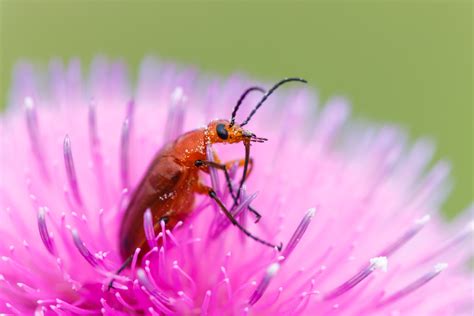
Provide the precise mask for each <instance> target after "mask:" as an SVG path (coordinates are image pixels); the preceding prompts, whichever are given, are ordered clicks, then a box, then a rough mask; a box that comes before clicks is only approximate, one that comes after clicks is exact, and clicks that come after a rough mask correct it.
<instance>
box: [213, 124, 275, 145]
mask: <svg viewBox="0 0 474 316" xmlns="http://www.w3.org/2000/svg"><path fill="white" fill-rule="evenodd" d="M205 134H206V142H208V143H211V144H215V143H227V144H234V143H240V142H243V143H250V142H258V143H263V142H264V141H266V140H267V139H266V138H261V137H257V136H256V135H255V134H254V133H252V132H250V131H248V130H245V129H243V128H242V127H241V126H240V125H239V124H236V123H234V124H231V123H230V121H228V120H215V121H212V122H210V123H209V124H208V125H207V128H206V131H205Z"/></svg>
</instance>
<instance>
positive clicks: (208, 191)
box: [196, 183, 283, 251]
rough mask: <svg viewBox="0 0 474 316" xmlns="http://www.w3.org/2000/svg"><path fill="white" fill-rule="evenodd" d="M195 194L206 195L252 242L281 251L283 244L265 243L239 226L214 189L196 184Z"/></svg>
mask: <svg viewBox="0 0 474 316" xmlns="http://www.w3.org/2000/svg"><path fill="white" fill-rule="evenodd" d="M196 189H197V193H201V194H207V195H209V196H210V197H211V199H213V200H214V201H215V202H216V203H217V205H218V206H219V208H220V209H221V211H222V212H223V213H224V214H225V215H226V216H227V218H228V219H229V220H230V222H231V223H232V225H234V226H237V227H238V228H239V229H240V230H241V231H242V232H243V233H244V234H245V235H247V236H248V237H250V238H252V239H253V240H255V241H257V242H259V243H261V244H263V245H265V246H268V247H271V248H276V249H277V250H278V251H281V249H282V248H283V244H282V243H280V244H279V245H278V246H276V245H274V244H272V243H270V242H268V241H266V240H263V239H261V238H259V237H257V236H255V235H253V234H252V233H251V232H249V231H248V230H247V229H245V227H243V226H242V225H240V223H239V222H238V221H237V220H236V219H235V217H234V216H233V215H232V213H231V212H230V211H229V210H228V209H227V207H226V206H225V205H224V203H223V202H222V201H221V199H219V197H218V196H217V194H216V192H215V191H214V189H212V188H211V187H208V186H206V185H204V184H202V183H198V185H197V188H196Z"/></svg>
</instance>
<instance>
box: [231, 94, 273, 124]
mask: <svg viewBox="0 0 474 316" xmlns="http://www.w3.org/2000/svg"><path fill="white" fill-rule="evenodd" d="M252 91H260V92H262V93H265V89H263V88H260V87H250V88H248V89H247V90H245V91H244V93H242V95H241V96H240V98H239V101H237V104H236V105H235V107H234V110H233V111H232V117H231V118H230V127H232V126H234V123H235V116H236V115H237V111H238V110H239V107H240V105H241V104H242V102H243V101H244V99H245V97H246V96H247V94H249V93H250V92H252Z"/></svg>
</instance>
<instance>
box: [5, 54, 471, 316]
mask: <svg viewBox="0 0 474 316" xmlns="http://www.w3.org/2000/svg"><path fill="white" fill-rule="evenodd" d="M80 69H81V68H80V65H79V63H78V62H77V61H73V62H71V63H70V64H69V65H68V66H67V67H64V66H63V65H62V64H61V63H60V62H57V61H53V62H52V63H51V65H50V67H49V72H48V75H46V76H44V75H43V76H40V75H37V74H36V71H35V70H34V69H33V67H32V66H31V65H29V64H21V65H19V67H18V68H17V71H16V72H15V78H14V82H13V89H12V93H11V101H10V106H9V108H7V112H6V113H5V114H4V115H3V116H2V117H1V126H0V135H1V146H0V148H1V152H0V163H1V171H2V172H1V177H0V212H1V213H0V238H1V240H2V242H1V244H0V256H1V260H0V312H1V313H8V314H32V313H35V314H37V315H42V314H44V315H53V314H59V315H83V314H84V315H86V314H87V315H93V314H101V313H102V314H110V315H120V314H121V315H128V314H140V315H141V314H146V315H246V314H249V315H399V314H400V315H401V314H405V315H464V314H465V315H472V313H473V305H472V302H473V278H472V271H471V272H470V271H469V270H468V268H467V266H466V262H467V259H468V258H469V256H471V255H472V253H471V252H470V251H466V249H467V248H466V246H465V244H466V243H467V241H468V240H471V241H472V239H471V238H472V232H473V230H474V224H473V222H472V221H471V222H469V223H468V224H467V225H466V217H464V218H460V219H458V223H453V224H451V225H447V224H446V223H444V222H443V220H442V218H441V217H440V215H439V209H440V205H441V202H442V201H443V199H444V197H445V196H446V193H447V188H448V186H449V185H448V184H447V183H448V179H447V177H448V173H449V167H448V165H447V164H446V163H444V162H440V163H438V164H436V165H434V167H432V168H431V169H430V170H427V165H428V164H429V162H430V160H431V156H432V153H433V147H432V146H431V144H430V143H429V142H427V141H425V140H420V141H418V142H416V143H415V144H414V145H409V144H407V142H406V139H405V137H404V135H403V133H402V132H401V131H400V130H398V129H397V128H396V127H392V126H374V125H370V124H365V123H364V124H361V123H354V122H350V121H348V119H349V107H348V105H347V103H346V101H345V100H343V99H340V98H335V99H332V100H330V101H329V102H328V104H326V105H325V106H324V107H323V108H322V109H320V110H319V112H317V115H313V113H312V112H313V111H314V109H315V108H316V103H317V101H316V97H315V95H314V94H313V93H312V92H311V91H308V90H307V89H302V88H300V87H298V88H296V87H295V86H292V87H291V88H286V89H282V90H283V91H279V92H277V93H276V94H275V95H273V96H272V97H271V98H269V99H268V101H267V103H265V106H264V107H263V108H262V109H260V110H259V112H258V113H257V114H256V115H255V116H254V117H253V118H252V121H250V122H249V124H248V128H249V129H251V130H252V131H254V132H255V133H256V135H259V136H264V137H265V138H268V139H269V141H267V142H265V143H264V144H258V143H256V144H253V146H252V148H251V155H252V157H253V158H254V161H255V168H254V169H253V171H252V174H251V175H250V177H249V178H248V180H247V181H246V183H245V184H246V185H245V186H244V187H243V188H242V190H241V192H240V205H239V206H238V207H236V208H235V209H234V211H233V212H234V215H235V216H236V217H238V220H239V223H240V224H241V225H243V226H245V227H246V228H247V229H248V230H249V231H252V232H254V233H255V234H258V235H259V236H261V237H264V238H265V240H269V241H272V242H275V243H279V242H280V241H282V242H283V244H284V247H283V249H282V251H281V252H278V251H277V250H276V249H271V248H268V247H265V246H263V245H261V244H259V243H256V242H255V241H253V240H251V239H249V238H247V237H245V236H244V235H243V233H242V232H241V231H239V230H238V229H237V228H236V227H233V226H232V225H230V224H229V222H228V221H227V219H226V218H225V217H224V216H223V215H222V214H220V213H219V212H218V208H217V207H216V205H215V204H214V203H213V201H211V200H210V199H209V198H208V197H205V196H201V197H198V200H197V203H196V205H195V209H194V211H193V212H192V214H191V215H190V216H189V217H188V218H186V219H185V220H184V221H183V222H179V223H178V224H177V225H176V226H175V227H174V228H173V229H171V230H166V229H164V228H165V227H164V223H162V225H161V227H162V229H161V230H159V231H154V229H153V225H154V223H153V222H152V220H153V219H152V216H151V214H150V213H149V212H145V214H144V218H143V221H144V227H145V236H146V241H147V245H148V246H149V247H150V249H151V250H149V251H145V250H144V251H143V253H140V252H141V251H142V250H141V249H137V250H136V251H135V255H134V256H133V257H132V258H131V262H130V266H129V268H127V269H125V270H124V271H122V272H121V273H120V274H118V275H116V271H117V269H118V268H119V267H120V266H121V265H122V263H123V262H122V261H123V260H122V259H121V257H120V251H119V245H118V236H117V235H118V230H119V227H120V221H121V218H122V216H123V213H124V211H125V209H126V205H127V203H128V200H129V198H130V195H131V193H132V192H133V190H134V188H136V186H137V184H138V183H139V181H140V179H141V177H142V176H143V174H144V172H145V171H146V168H147V166H148V165H149V163H150V161H151V160H152V158H153V156H154V154H155V153H156V151H157V150H158V149H159V148H160V147H161V146H163V145H164V144H165V143H167V142H169V141H171V140H173V139H175V138H176V137H177V136H178V135H180V134H182V133H183V132H184V131H188V130H192V129H195V128H197V127H199V126H201V125H205V124H207V123H208V122H209V121H210V120H211V119H214V118H217V117H220V118H229V117H230V114H231V111H232V109H233V107H234V105H235V103H236V101H237V100H238V98H239V96H240V94H241V93H242V92H243V91H244V90H245V89H246V88H247V87H249V86H251V85H250V84H249V82H248V80H246V79H245V78H243V77H240V76H234V77H231V78H230V79H229V80H226V81H224V80H222V79H220V78H216V77H209V76H202V75H199V77H198V73H197V72H196V71H195V70H194V69H185V68H181V67H179V66H176V65H171V64H160V63H157V62H156V61H155V60H153V59H146V60H145V61H144V62H143V64H142V67H141V71H140V76H139V79H138V84H137V88H136V89H134V90H133V91H134V92H133V93H131V89H130V86H129V84H128V81H127V74H126V71H125V67H124V65H123V64H121V63H110V62H108V61H106V60H104V59H97V60H95V61H94V62H93V65H92V67H91V74H90V78H89V80H88V81H84V80H83V78H82V75H81V71H80ZM263 86H266V85H263ZM132 95H133V96H134V98H133V99H134V101H133V102H130V101H129V100H130V99H131V97H132ZM260 97H261V95H259V94H258V93H254V94H252V95H249V96H248V98H247V99H246V100H245V102H244V104H243V105H242V108H241V109H240V110H239V115H238V117H237V120H238V121H239V122H240V120H243V119H244V118H245V116H244V115H248V113H250V111H251V110H252V107H253V106H254V104H255V102H256V101H257V100H258V99H259V98H260ZM22 108H23V109H22ZM242 113H243V114H242ZM212 149H215V150H217V151H218V152H219V154H220V156H221V157H220V158H221V159H222V160H223V161H226V160H230V159H231V158H241V157H242V155H243V148H242V146H241V145H229V146H215V148H212ZM208 150H209V153H211V152H212V151H211V148H208ZM212 158H213V157H212V155H210V154H209V159H212ZM211 171H212V172H211V175H210V176H205V175H204V174H203V175H202V179H203V181H206V182H207V183H209V184H210V185H212V186H213V187H214V188H215V190H216V192H217V193H218V195H219V196H220V197H221V198H222V199H223V200H224V201H225V202H226V204H228V205H229V204H231V203H232V199H231V197H230V193H229V190H228V187H227V185H226V180H225V178H224V176H223V174H221V172H216V170H211ZM229 173H230V178H231V180H232V183H233V184H232V185H233V187H234V189H237V188H238V186H239V177H240V175H241V172H240V169H239V168H237V167H234V168H232V169H231V170H230V172H229ZM257 191H258V194H257V193H256V192H257ZM178 194H179V193H178ZM250 205H251V206H252V207H254V208H255V209H257V210H258V211H259V212H260V213H261V214H262V219H261V220H260V221H259V222H258V223H254V219H255V217H254V215H253V214H252V213H251V212H249V209H248V208H249V206H250ZM315 207H316V208H315ZM471 212H472V206H471V210H469V211H468V212H467V213H466V214H467V215H465V216H471ZM471 250H472V249H471ZM139 258H142V259H141V260H140V259H139ZM112 279H114V280H115V281H114V287H113V288H112V289H107V285H108V284H109V282H110V281H111V280H112Z"/></svg>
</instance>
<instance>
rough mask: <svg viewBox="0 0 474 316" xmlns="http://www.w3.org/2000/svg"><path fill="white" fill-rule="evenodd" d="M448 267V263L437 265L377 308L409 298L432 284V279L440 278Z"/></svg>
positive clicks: (381, 302) (380, 303)
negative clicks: (426, 285)
mask: <svg viewBox="0 0 474 316" xmlns="http://www.w3.org/2000/svg"><path fill="white" fill-rule="evenodd" d="M447 267H448V264H447V263H438V264H436V265H435V266H434V267H433V269H432V270H431V271H429V272H427V273H425V274H424V275H422V276H421V277H420V278H418V279H416V280H415V281H413V282H412V283H410V284H408V285H407V286H405V287H404V288H402V289H401V290H398V291H397V292H395V293H393V294H392V295H390V296H389V297H387V298H385V299H384V300H382V301H380V302H379V303H378V304H377V306H378V307H382V306H386V305H388V304H391V303H393V302H395V301H397V300H399V299H401V298H403V297H404V296H407V295H408V294H410V293H412V292H413V291H416V290H417V289H419V288H420V287H422V286H423V285H425V284H426V283H428V282H430V281H431V280H432V279H434V278H435V277H436V276H438V275H439V274H440V273H441V272H442V271H443V270H445V269H446V268H447Z"/></svg>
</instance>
